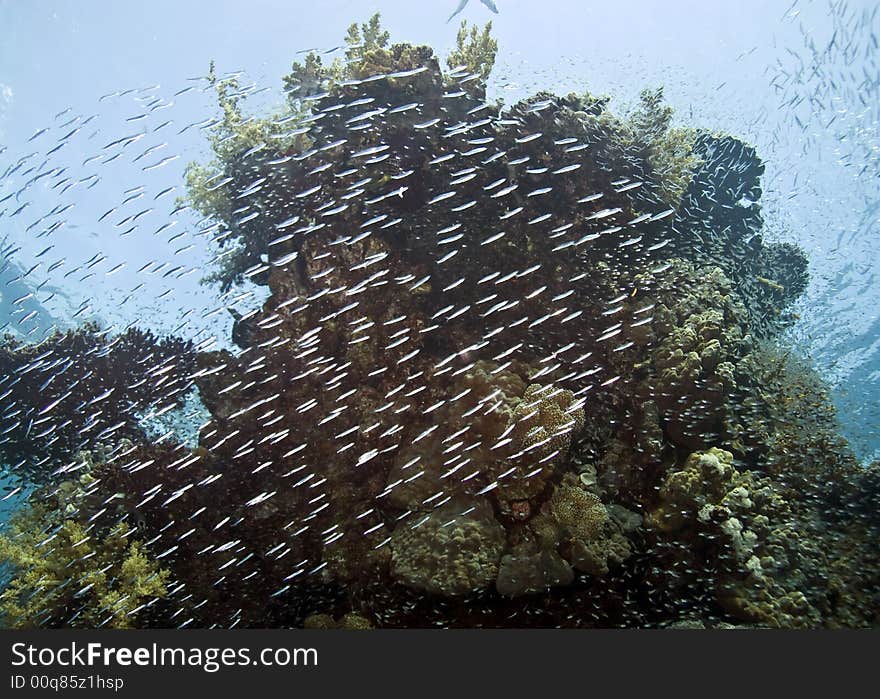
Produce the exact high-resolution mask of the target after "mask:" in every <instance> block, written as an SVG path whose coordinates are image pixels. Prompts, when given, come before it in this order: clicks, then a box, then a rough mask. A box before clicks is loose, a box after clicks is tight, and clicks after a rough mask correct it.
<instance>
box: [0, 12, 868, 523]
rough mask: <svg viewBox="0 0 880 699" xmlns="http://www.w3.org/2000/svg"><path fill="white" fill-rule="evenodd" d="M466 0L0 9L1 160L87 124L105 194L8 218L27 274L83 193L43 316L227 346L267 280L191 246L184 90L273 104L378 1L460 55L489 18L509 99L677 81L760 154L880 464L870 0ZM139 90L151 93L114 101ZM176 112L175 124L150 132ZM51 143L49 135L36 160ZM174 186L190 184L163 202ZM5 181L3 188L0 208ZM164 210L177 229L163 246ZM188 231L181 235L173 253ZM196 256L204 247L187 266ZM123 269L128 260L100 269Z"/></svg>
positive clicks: (4, 232) (770, 215) (777, 224)
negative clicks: (251, 89) (142, 134)
mask: <svg viewBox="0 0 880 699" xmlns="http://www.w3.org/2000/svg"><path fill="white" fill-rule="evenodd" d="M456 4H457V3H456V1H455V0H420V1H418V2H416V1H415V0H387V1H385V2H362V1H360V0H358V1H343V0H328V1H325V2H322V3H314V2H292V1H291V0H277V1H268V0H253V1H251V2H248V3H243V2H239V1H232V0H222V1H214V2H201V3H196V2H185V3H182V2H179V1H177V2H170V1H165V0H154V1H153V2H150V3H137V4H136V3H111V2H90V3H81V2H40V3H30V2H17V1H11V0H4V1H0V26H2V27H3V29H2V32H3V41H2V42H0V148H2V147H4V146H5V147H6V151H5V152H3V153H2V154H0V166H2V167H0V169H2V170H5V169H6V167H7V165H9V164H11V163H13V162H15V160H16V159H17V158H18V157H20V156H21V155H26V154H27V153H29V152H31V151H32V150H34V149H35V148H34V147H35V146H36V145H37V142H35V143H33V144H31V143H28V142H27V140H28V139H29V138H30V137H31V136H32V135H33V134H34V133H35V132H36V131H37V130H38V129H41V128H43V127H47V126H51V127H57V126H58V125H59V124H62V123H64V122H65V121H66V120H67V119H68V118H71V117H73V116H74V115H77V114H82V115H83V117H84V118H85V117H87V116H90V115H92V114H94V115H96V116H95V119H94V120H92V121H91V122H90V123H89V124H88V126H87V127H86V128H84V129H83V133H82V134H79V135H78V136H77V139H76V140H71V142H70V144H69V145H67V146H65V148H63V149H62V150H61V151H58V153H56V154H55V155H54V156H53V157H55V158H56V160H57V164H58V165H59V166H67V167H68V168H69V170H70V171H71V172H77V173H81V176H83V177H84V176H86V175H88V174H89V173H92V172H94V173H97V174H98V175H99V177H100V180H99V181H98V182H97V183H96V184H94V185H93V186H92V188H91V189H87V190H84V189H83V187H77V188H74V189H73V190H72V191H71V192H70V195H69V196H66V197H63V198H62V199H59V198H58V194H57V191H52V190H51V189H49V188H48V187H47V186H41V187H39V188H34V189H33V190H31V191H29V192H28V194H29V199H30V200H32V201H33V204H32V207H31V209H30V212H31V213H33V215H29V216H28V217H23V216H19V217H17V218H15V219H10V218H8V217H6V218H0V239H2V238H3V237H4V236H6V238H7V240H8V241H15V243H16V244H17V245H21V246H22V249H21V250H20V251H19V252H18V253H16V257H15V259H14V261H16V262H17V263H18V264H19V265H20V266H22V267H25V268H26V267H29V266H30V265H31V264H32V260H33V259H34V258H35V256H36V255H37V254H38V253H39V252H40V251H41V250H42V249H43V248H45V247H46V245H48V244H49V243H48V242H47V241H46V240H45V239H37V238H36V237H35V236H34V235H33V233H32V232H28V231H26V230H25V227H26V226H27V225H28V224H29V223H30V222H31V221H32V220H33V219H34V218H35V217H36V215H37V214H38V213H41V212H42V213H45V212H48V211H50V210H51V209H52V208H53V207H55V206H57V205H58V204H59V203H66V202H72V203H74V206H73V207H71V208H70V209H69V210H66V211H65V212H64V214H63V217H64V221H65V225H64V226H63V227H62V228H61V229H59V231H60V232H58V233H56V234H54V235H53V240H52V241H51V242H52V243H53V244H54V245H55V246H56V247H55V249H54V250H53V251H52V255H54V256H64V258H65V259H66V261H67V264H66V265H65V266H64V267H62V268H61V269H60V270H59V271H58V272H57V273H56V274H55V276H54V277H51V279H50V283H51V284H53V285H54V286H55V287H56V290H57V291H56V296H55V297H54V298H53V299H52V300H51V302H47V304H46V308H47V309H48V311H49V312H51V313H52V314H53V315H54V316H56V318H58V319H61V320H65V319H67V320H69V319H70V318H71V317H72V316H74V315H76V321H82V320H84V319H87V318H98V319H100V320H102V321H103V322H105V323H111V324H113V323H115V324H117V325H118V326H120V327H122V326H124V325H126V324H128V323H130V322H132V321H137V322H138V323H139V324H140V325H142V326H147V327H153V328H155V329H156V330H158V331H162V332H170V331H175V330H176V331H178V332H182V333H184V334H186V335H188V336H194V337H196V339H197V340H206V341H210V338H211V337H212V336H213V337H214V338H216V341H217V342H218V343H222V342H223V341H224V338H225V337H228V334H229V325H230V320H231V319H230V317H229V316H228V314H227V313H225V312H223V306H224V305H235V304H240V305H241V306H243V307H246V306H248V305H249V304H253V303H254V302H255V301H256V300H257V298H258V297H259V290H257V289H250V290H248V289H245V290H244V291H243V292H240V293H239V294H238V296H235V297H231V298H226V299H223V300H222V301H219V302H218V299H217V298H216V291H215V290H214V289H210V288H205V287H203V286H201V285H200V284H199V278H200V277H201V271H202V270H203V269H204V267H205V266H206V264H207V263H208V261H209V260H210V259H211V257H212V255H213V252H212V251H209V250H207V249H206V245H205V236H199V235H198V234H197V228H196V226H195V219H193V218H192V217H188V216H187V215H186V214H181V215H179V216H173V217H172V216H171V212H172V211H173V209H174V202H173V198H174V196H177V195H181V194H182V193H183V192H182V188H181V183H182V176H183V170H184V167H185V165H186V163H187V162H189V161H191V160H196V159H197V160H205V159H207V158H208V157H209V150H208V146H207V143H206V140H205V138H204V134H203V133H202V132H201V131H199V130H198V129H197V128H191V129H189V130H186V131H184V132H183V133H178V132H179V131H180V129H181V128H182V127H183V126H185V125H186V124H189V123H191V122H195V121H199V120H201V119H204V118H205V116H207V115H211V114H213V113H214V111H213V110H214V104H213V97H212V95H211V94H210V93H202V92H199V91H197V90H193V91H189V92H186V93H183V94H181V95H179V96H177V97H173V95H174V93H175V92H178V91H179V90H182V89H184V88H186V87H187V86H191V85H194V84H198V83H195V82H193V81H190V80H188V78H193V77H197V76H203V75H204V74H205V73H206V71H207V67H208V62H209V60H211V59H213V60H215V61H216V64H217V70H218V72H219V73H225V72H230V71H238V70H243V71H245V72H246V76H243V77H242V81H243V82H247V81H252V82H255V83H256V84H257V87H263V86H265V87H268V88H271V89H270V90H268V91H265V92H262V93H260V94H257V95H255V96H254V97H253V98H252V99H251V100H250V101H249V103H253V105H254V106H255V107H261V106H267V105H272V104H275V103H278V102H280V100H281V97H280V92H279V87H280V77H281V76H282V75H283V74H285V73H286V72H287V71H288V70H289V67H290V62H291V60H293V59H295V58H301V57H302V54H301V53H298V52H302V51H304V50H306V49H311V48H316V49H319V50H328V49H332V48H333V47H336V46H338V45H339V44H340V43H341V39H342V37H343V36H344V34H345V29H346V27H347V26H348V24H349V23H350V22H352V21H355V20H360V21H363V20H365V19H366V18H368V17H369V15H371V14H372V13H373V12H374V11H381V12H382V20H383V24H384V25H385V26H386V28H387V29H388V30H389V31H390V32H391V35H392V40H401V41H411V42H413V43H425V44H429V45H431V46H433V47H434V48H435V49H436V50H437V51H438V53H439V54H440V55H445V53H446V52H447V51H448V49H449V48H450V47H451V46H452V45H453V44H454V40H455V33H456V29H457V23H458V21H459V20H460V19H462V18H464V19H467V20H469V21H473V22H479V23H482V22H485V21H487V20H490V19H491V20H492V21H493V26H494V34H495V36H496V37H497V39H498V42H499V45H500V51H499V55H498V60H497V63H496V67H495V71H494V73H493V77H492V80H491V83H490V85H491V92H490V94H491V95H494V96H495V97H498V98H502V99H504V100H505V102H507V103H511V102H513V101H516V100H517V99H519V98H521V97H524V96H526V95H529V94H531V93H533V92H535V91H537V90H539V89H548V90H551V91H554V92H557V93H564V92H568V91H584V90H589V91H591V92H593V93H607V94H609V95H612V96H613V98H614V99H613V102H612V108H613V109H614V110H615V111H617V112H625V111H626V109H627V108H629V107H630V106H631V105H632V104H633V103H634V101H635V100H636V98H637V96H638V92H639V91H640V90H641V89H642V88H645V87H656V86H659V85H662V86H663V87H664V89H665V96H666V99H667V100H668V102H669V103H670V104H671V105H673V106H674V107H675V108H676V110H677V116H676V119H677V121H678V122H679V123H681V124H688V125H694V126H704V127H708V128H711V129H713V130H719V131H728V132H731V133H733V134H736V135H738V136H741V137H743V138H745V139H746V140H748V141H750V142H752V143H754V144H755V145H756V146H757V148H758V152H759V153H760V155H761V156H762V157H763V158H764V159H765V160H766V164H767V170H766V175H765V178H764V196H763V200H762V202H763V206H764V213H765V218H766V220H767V228H768V233H767V235H768V237H770V238H774V239H779V240H794V241H797V242H798V243H800V244H801V245H802V246H803V247H804V248H805V249H806V251H807V253H808V255H809V257H810V260H811V273H812V282H811V285H810V288H809V290H808V292H807V294H806V295H805V297H804V298H803V299H802V300H801V302H800V303H799V312H800V315H801V320H800V321H799V323H798V324H797V325H796V327H795V328H793V329H792V331H791V333H790V335H791V338H790V339H791V341H792V342H793V343H795V344H796V345H797V346H798V347H799V348H800V349H801V350H802V351H803V352H804V353H805V354H807V355H809V356H810V357H811V358H812V360H813V361H814V362H815V364H816V365H817V366H818V367H819V369H820V371H821V372H822V374H823V376H824V377H825V378H826V379H827V380H828V381H829V383H830V384H831V385H832V387H833V389H834V399H835V401H836V403H837V404H838V406H839V408H840V411H841V419H842V422H843V426H844V432H845V434H846V435H847V436H848V437H849V438H850V440H851V441H852V443H853V446H854V447H855V449H856V450H857V452H858V453H859V455H860V456H861V457H862V458H865V459H867V458H871V457H873V458H877V457H880V433H878V425H880V414H878V410H877V407H876V406H877V400H876V396H877V395H878V392H880V320H878V314H877V308H878V306H880V303H878V302H880V287H878V285H877V284H876V283H875V282H876V279H875V276H874V275H875V269H876V264H877V262H878V261H880V252H878V247H880V246H878V245H877V244H876V242H875V241H876V228H877V225H878V218H880V176H878V173H880V167H878V158H880V134H878V123H880V122H878V119H880V92H878V86H877V84H876V81H872V80H871V79H870V78H871V77H872V76H876V75H878V74H880V68H878V65H877V59H878V55H880V51H878V50H877V44H876V39H877V35H878V27H880V19H878V18H876V17H875V18H874V19H873V21H865V20H866V18H864V17H862V18H861V20H860V19H859V18H860V17H861V15H860V13H862V12H863V11H867V12H869V13H870V12H871V11H872V10H874V9H875V8H876V5H877V4H876V2H867V1H865V2H856V1H855V0H852V1H850V2H838V3H829V2H827V1H826V0H813V1H812V2H810V1H809V0H799V2H796V3H795V4H794V5H792V2H791V0H785V1H784V2H767V1H762V0H744V1H742V2H738V3H716V2H705V1H702V0H692V1H688V0H667V1H666V2H662V3H661V2H656V1H655V0H618V1H617V2H613V3H608V2H598V1H596V2H591V1H589V0H540V1H534V2H532V1H531V0H518V1H517V0H506V1H505V0H499V1H498V6H499V9H500V14H499V15H493V14H491V13H490V12H489V11H488V10H487V8H486V7H485V6H483V5H482V4H481V3H479V2H478V0H472V1H471V3H470V4H469V6H468V7H467V8H466V9H465V11H464V12H463V13H462V14H461V15H460V16H459V17H457V18H456V19H455V20H453V22H451V23H449V24H447V23H446V18H447V17H448V16H449V14H450V13H451V12H452V10H453V9H454V7H455V5H456ZM832 38H833V39H834V42H833V43H831V42H832ZM811 42H812V44H813V45H814V46H815V51H814V50H813V49H812V48H811ZM829 44H830V46H831V47H830V48H829V49H827V50H825V49H826V47H828V46H829ZM847 47H849V48H848V50H844V49H847ZM854 56H855V57H854ZM801 64H803V65H804V66H806V68H805V69H804V70H802V71H801V72H800V74H799V76H798V77H795V78H787V77H785V76H786V75H796V74H797V73H798V67H799V65H801ZM863 76H868V79H866V78H864V77H863ZM130 88H138V89H139V90H140V92H134V93H132V94H129V95H122V96H119V95H112V96H110V97H107V98H105V99H104V100H99V98H100V97H101V96H104V95H108V94H111V93H119V92H123V91H125V90H128V89H130ZM154 95H161V96H163V97H164V98H165V99H166V100H168V101H169V102H173V105H169V106H168V108H163V109H161V110H158V111H156V112H154V113H152V114H151V115H150V117H149V120H147V121H145V122H141V121H139V120H133V121H128V120H131V119H133V118H134V117H137V116H138V115H139V114H140V113H142V112H143V106H144V103H145V101H146V99H147V98H148V97H152V96H154ZM811 97H814V98H816V101H811V100H810V98H811ZM816 102H819V103H820V104H821V106H819V104H817V103H816ZM68 108H70V110H71V111H70V112H69V113H68V114H67V115H64V116H61V117H59V118H58V119H55V115H56V114H58V113H59V112H62V111H63V110H65V109H68ZM169 119H170V120H173V122H174V123H173V125H172V126H170V127H166V128H164V130H162V131H160V132H158V133H156V134H153V133H152V131H150V129H154V128H155V127H156V126H158V125H159V124H161V123H162V121H164V120H169ZM143 123H148V124H149V125H150V126H149V127H148V129H147V130H148V131H150V134H149V136H148V137H146V138H144V139H142V140H140V141H139V142H137V143H135V144H133V145H131V146H129V150H128V153H129V157H127V158H124V159H119V160H117V161H114V162H110V163H107V164H100V166H99V167H98V166H97V165H96V164H94V163H90V164H89V165H83V164H82V163H83V161H84V160H86V159H87V158H89V157H91V156H92V155H94V154H95V153H96V152H100V149H101V147H102V146H104V145H105V144H106V143H108V142H110V141H111V140H113V139H115V138H119V137H121V136H125V135H128V134H132V133H137V132H138V131H139V130H142V129H143ZM71 128H73V127H71ZM93 131H95V132H97V133H95V134H94V135H91V136H90V134H92V132H93ZM62 135H63V132H59V131H58V130H57V128H56V129H55V130H54V131H53V132H51V134H50V135H47V136H46V137H44V138H51V139H52V141H53V142H54V141H55V140H57V139H58V138H59V137H60V136H62ZM160 142H167V145H166V146H165V147H164V148H162V149H159V150H157V151H156V152H155V153H154V154H152V155H149V156H147V157H145V158H144V159H143V160H140V161H139V162H138V163H137V164H133V163H132V162H131V161H132V157H131V155H134V154H140V153H141V152H142V151H144V150H147V149H148V148H149V147H152V146H154V145H158V144H159V143H160ZM47 143H49V141H46V142H39V145H40V147H41V149H42V150H43V151H45V149H46V147H47V145H46V144H47ZM173 155H179V156H180V157H179V158H177V159H175V160H173V161H170V162H168V163H167V164H166V165H164V166H162V167H160V168H157V169H155V170H148V171H144V170H143V169H142V166H144V165H149V164H151V163H155V162H159V161H161V159H163V158H165V157H169V156H173ZM138 186H145V187H146V188H147V189H146V192H147V194H146V195H145V196H144V197H143V201H144V202H145V203H144V207H142V208H146V207H148V206H149V207H151V208H153V211H150V212H148V213H146V214H144V216H143V218H142V219H141V220H140V221H139V223H140V226H139V229H138V230H137V231H135V232H133V233H131V234H129V235H126V236H120V232H121V229H120V228H118V227H117V226H115V225H114V221H113V218H114V217H109V218H108V219H105V220H104V221H103V222H98V218H99V217H100V216H101V215H102V214H103V213H104V212H105V211H106V210H107V209H108V208H109V207H110V206H113V205H115V203H118V202H119V199H120V193H121V192H122V191H123V190H128V189H131V188H135V187H138ZM171 186H176V187H177V188H178V189H177V190H176V191H174V192H172V193H171V194H170V195H168V196H166V197H163V198H161V199H160V200H158V201H153V196H154V195H155V194H156V193H158V192H160V191H162V190H163V189H165V188H167V187H171ZM11 187H12V184H11V183H6V182H0V198H2V197H3V196H5V195H6V194H8V193H9V192H10V191H12V190H11ZM73 195H76V196H73ZM108 202H109V203H108ZM135 210H137V209H135ZM169 220H175V221H177V223H176V224H175V226H174V227H173V228H172V229H168V230H165V231H162V232H161V234H157V233H156V231H158V230H161V227H162V226H163V225H165V224H166V223H168V222H169ZM177 233H181V234H182V235H181V237H179V238H177V239H173V243H174V244H167V243H166V241H167V240H168V239H169V238H170V237H173V235H177ZM187 245H192V246H193V247H192V248H189V249H188V250H187V251H186V252H185V253H184V254H178V255H174V251H175V250H177V249H180V248H181V247H186V246H187ZM95 255H103V256H105V257H106V259H105V260H104V261H103V262H102V263H101V266H100V270H101V273H99V274H94V275H93V276H87V275H85V274H76V275H74V276H72V277H69V278H66V279H65V278H64V277H63V273H64V272H65V270H69V269H71V268H73V267H75V265H76V263H77V261H78V262H80V263H85V262H88V261H89V260H90V259H92V258H94V256H95ZM150 260H155V261H156V267H158V265H159V264H161V263H162V262H168V265H169V267H170V266H171V265H181V264H182V265H183V266H184V267H185V269H183V270H181V274H182V276H180V277H179V278H174V277H171V278H163V277H161V275H152V276H151V275H149V274H147V275H146V276H145V275H144V274H139V273H138V272H137V270H138V269H139V268H141V266H142V265H143V264H146V263H147V262H148V261H150ZM120 263H124V264H125V267H123V268H120V269H119V270H118V271H117V272H114V273H112V274H110V275H108V274H107V272H109V271H111V270H113V269H114V268H115V267H116V265H118V264H120ZM187 270H190V271H187ZM50 276H51V275H50ZM81 277H86V278H85V279H81ZM40 280H42V278H40ZM138 284H143V286H142V287H140V288H138ZM133 290H134V291H133ZM2 293H3V297H4V299H5V302H4V305H3V314H4V315H6V316H9V317H4V318H0V325H2V324H3V323H4V322H10V326H9V328H12V329H18V326H20V325H21V324H20V323H19V322H18V321H19V320H20V314H19V317H14V316H12V315H11V312H12V310H16V309H12V308H11V307H10V306H9V298H10V297H11V296H12V293H11V290H7V289H6V288H4V289H3V291H2ZM123 301H124V303H123ZM19 308H21V307H19ZM24 308H25V312H26V310H27V306H26V305H25V307H24ZM212 310H213V311H215V312H214V313H213V314H211V313H210V311H212ZM205 315H207V317H204V316H205ZM32 322H35V321H32ZM23 327H24V326H23ZM9 328H7V329H9ZM5 504H6V505H8V504H10V503H5ZM3 506H4V503H0V508H2V507H3ZM0 517H2V510H0Z"/></svg>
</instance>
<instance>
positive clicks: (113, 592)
mask: <svg viewBox="0 0 880 699" xmlns="http://www.w3.org/2000/svg"><path fill="white" fill-rule="evenodd" d="M60 516H61V515H60V514H59V513H57V512H55V511H52V510H50V509H48V508H47V507H45V506H41V505H35V506H33V507H31V508H29V509H27V510H25V511H23V512H22V513H20V514H19V515H17V516H16V517H14V518H13V520H12V521H11V522H10V525H9V527H10V531H9V533H8V534H5V535H0V561H2V562H4V563H8V564H10V565H11V566H12V568H13V570H14V577H13V578H12V580H11V581H10V582H9V584H8V585H7V586H6V588H5V589H4V590H3V592H2V593H0V619H2V620H3V626H5V627H7V628H29V627H36V626H47V627H58V626H65V627H85V628H96V627H102V626H103V627H108V628H129V627H131V626H133V625H134V624H135V622H136V621H137V617H138V613H139V611H140V610H141V609H142V608H143V607H144V606H145V605H148V604H150V603H152V602H153V601H155V600H156V599H159V598H161V597H164V596H165V595H166V593H167V588H166V584H167V581H168V577H169V573H168V571H166V570H163V569H160V568H159V565H158V563H157V562H156V561H155V560H152V559H151V558H149V556H148V555H147V552H146V551H145V549H144V547H143V545H142V544H141V543H140V542H139V541H136V540H129V537H130V535H131V533H132V530H131V529H130V528H129V527H128V526H127V525H126V524H118V525H116V526H115V527H114V528H113V529H111V530H110V531H108V532H105V533H102V534H99V533H97V532H96V530H95V529H93V528H91V527H89V528H86V527H84V526H83V525H82V524H81V523H79V522H77V521H75V520H73V519H61V520H60V521H59V518H60Z"/></svg>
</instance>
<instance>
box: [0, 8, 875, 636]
mask: <svg viewBox="0 0 880 699" xmlns="http://www.w3.org/2000/svg"><path fill="white" fill-rule="evenodd" d="M0 24H2V26H3V29H2V32H3V35H4V41H3V42H2V45H0V253H2V257H0V335H2V339H0V489H2V490H0V627H3V628H91V629H96V628H246V627H251V628H253V627H257V628H267V627H268V628H348V629H368V628H427V627H430V628H437V627H440V628H447V627H448V628H452V627H456V628H458V627H463V628H476V627H482V628H489V627H491V628H499V627H505V628H526V627H529V628H535V627H540V628H565V627H572V628H706V629H710V628H767V627H770V628H799V629H806V628H859V627H875V626H877V625H878V621H880V617H878V615H880V546H878V534H880V432H878V427H880V410H878V406H877V397H878V395H880V317H878V310H877V309H878V308H880V286H878V284H877V281H876V279H875V275H876V270H877V265H878V264H880V246H878V244H877V235H878V225H880V121H878V120H880V65H878V63H880V46H878V37H880V5H878V3H877V2H867V1H865V2H860V1H858V0H832V1H829V0H784V1H780V2H774V1H771V2H764V1H760V2H759V1H758V0H748V1H745V2H742V3H714V2H697V1H696V0H670V1H669V2H662V3H661V2H653V1H652V0H620V1H619V2H614V3H607V2H593V1H592V0H542V2H532V0H495V1H493V0H470V1H468V0H430V1H425V2H413V1H412V0H387V1H385V2H361V1H354V0H346V1H344V0H328V1H327V2H324V3H307V2H298V1H287V2H285V1H281V0H259V1H256V0H255V1H254V2H249V3H241V2H234V1H233V0H220V1H218V2H194V3H172V2H167V1H166V0H157V1H156V2H151V3H147V4H136V3H127V2H125V3H111V2H95V3H76V2H62V1H55V2H39V3H25V2H14V1H11V0H5V1H4V2H0Z"/></svg>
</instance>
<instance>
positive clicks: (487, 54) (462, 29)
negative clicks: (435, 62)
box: [446, 20, 498, 92]
mask: <svg viewBox="0 0 880 699" xmlns="http://www.w3.org/2000/svg"><path fill="white" fill-rule="evenodd" d="M497 53H498V42H497V41H496V40H495V39H493V38H492V22H487V23H486V26H485V27H483V30H482V31H480V29H479V28H478V27H477V26H476V25H474V26H472V27H471V28H470V32H469V31H468V26H467V22H466V21H464V20H462V23H461V26H459V28H458V34H457V35H456V37H455V48H454V49H453V50H452V53H450V54H449V57H448V58H447V59H446V63H447V65H448V66H449V67H450V68H453V69H457V68H462V67H464V68H467V70H468V71H470V73H471V74H472V75H476V76H479V79H478V81H477V84H478V85H481V86H482V87H481V90H482V91H483V92H485V83H486V80H488V78H489V74H490V73H491V72H492V68H493V67H494V66H495V55H496V54H497Z"/></svg>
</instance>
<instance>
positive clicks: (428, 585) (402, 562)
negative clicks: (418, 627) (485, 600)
mask: <svg viewBox="0 0 880 699" xmlns="http://www.w3.org/2000/svg"><path fill="white" fill-rule="evenodd" d="M391 549H392V570H393V574H394V576H395V578H397V579H398V580H399V581H400V582H402V583H403V584H404V585H406V586H407V587H411V588H415V589H418V590H424V591H425V592H430V593H433V594H437V595H443V596H446V597H456V596H460V595H466V594H468V593H470V592H475V591H476V590H479V589H481V588H484V587H486V586H487V585H489V584H491V583H492V582H493V581H494V580H495V577H496V576H497V575H498V563H499V561H500V559H501V553H502V551H503V549H504V529H503V528H502V527H501V525H500V524H498V522H496V521H495V518H494V517H493V516H492V511H491V509H490V508H489V507H488V506H487V505H486V504H485V503H478V504H476V505H471V506H463V505H459V504H448V505H444V506H443V507H441V508H439V509H437V510H435V511H434V512H432V513H431V514H429V515H426V516H425V517H423V518H421V519H420V520H418V521H417V522H416V523H415V524H411V523H405V524H401V525H400V526H398V527H397V529H395V530H394V533H393V534H392V536H391Z"/></svg>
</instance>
